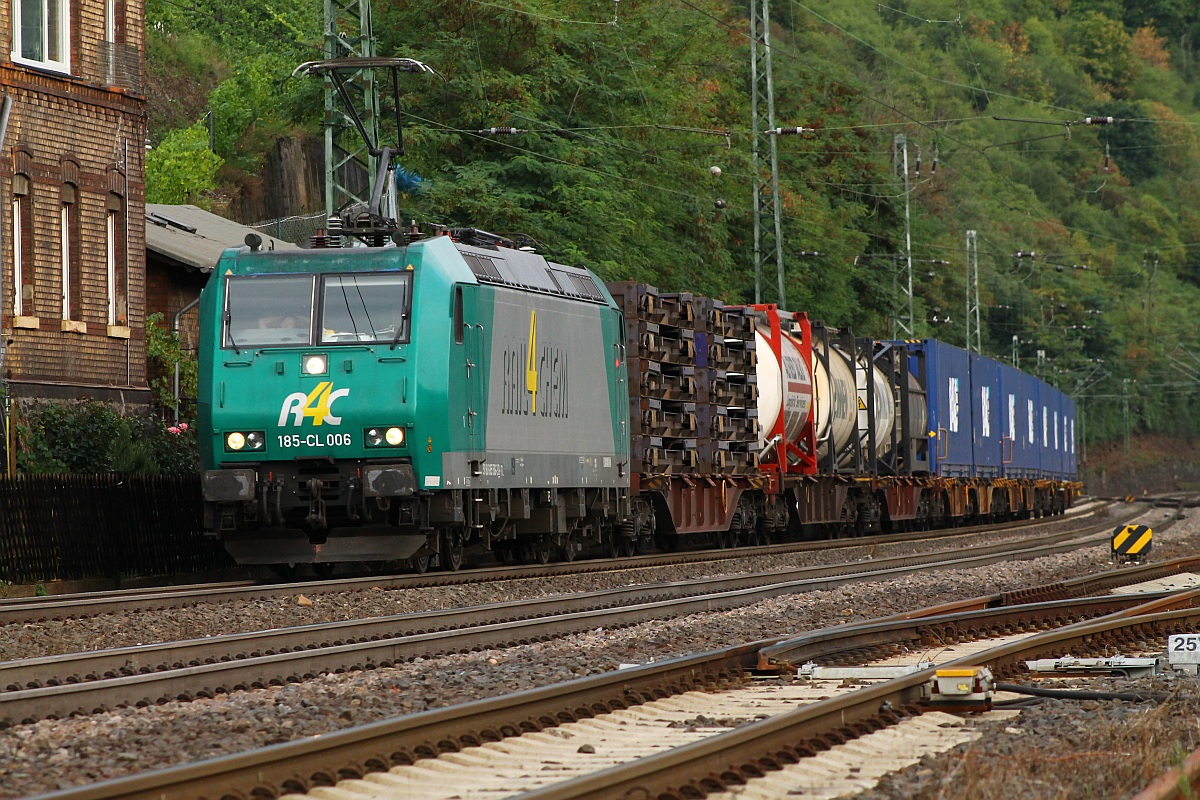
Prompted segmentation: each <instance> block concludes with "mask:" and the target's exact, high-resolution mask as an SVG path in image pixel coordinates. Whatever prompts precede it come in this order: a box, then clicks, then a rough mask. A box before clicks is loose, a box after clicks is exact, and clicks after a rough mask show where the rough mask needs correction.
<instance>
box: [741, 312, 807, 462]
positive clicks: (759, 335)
mask: <svg viewBox="0 0 1200 800" xmlns="http://www.w3.org/2000/svg"><path fill="white" fill-rule="evenodd" d="M767 334H769V331H767ZM754 346H755V349H756V350H757V351H758V425H759V427H758V447H759V449H760V450H761V449H762V448H763V447H765V446H766V443H767V439H768V438H770V432H771V431H772V430H773V429H774V428H775V424H776V423H777V422H778V421H779V415H780V414H781V413H782V414H783V430H784V437H785V438H786V439H787V442H788V443H795V442H797V441H799V439H800V435H801V434H802V433H803V432H804V424H805V423H806V422H807V421H808V418H809V415H810V414H812V410H813V379H812V371H811V370H810V369H809V367H808V363H807V361H806V360H805V359H804V356H803V355H802V354H801V352H800V345H799V343H798V342H797V341H796V340H795V339H793V338H791V337H790V336H788V335H787V334H783V337H782V340H781V342H780V352H779V353H776V352H775V351H774V350H772V349H771V340H770V339H769V338H768V335H764V331H763V330H759V331H757V332H756V333H755V337H754ZM782 450H783V448H782V447H779V448H778V450H777V451H776V452H782ZM768 458H771V456H768Z"/></svg>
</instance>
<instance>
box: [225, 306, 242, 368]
mask: <svg viewBox="0 0 1200 800" xmlns="http://www.w3.org/2000/svg"><path fill="white" fill-rule="evenodd" d="M225 334H226V335H227V336H228V337H229V343H230V344H231V345H233V352H235V353H237V354H238V355H239V356H240V355H241V354H242V351H241V349H240V348H239V347H238V343H237V340H235V339H234V338H233V315H232V314H230V313H229V306H226V307H225Z"/></svg>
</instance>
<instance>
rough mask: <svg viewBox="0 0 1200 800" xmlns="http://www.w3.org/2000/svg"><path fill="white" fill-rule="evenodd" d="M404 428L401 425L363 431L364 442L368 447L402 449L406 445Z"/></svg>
mask: <svg viewBox="0 0 1200 800" xmlns="http://www.w3.org/2000/svg"><path fill="white" fill-rule="evenodd" d="M404 439H405V436H404V428H401V427H400V426H399V425H391V426H389V427H386V428H384V427H382V426H380V427H377V428H367V429H365V430H364V431H363V442H364V443H365V444H366V445H367V447H400V446H401V445H403V444H404Z"/></svg>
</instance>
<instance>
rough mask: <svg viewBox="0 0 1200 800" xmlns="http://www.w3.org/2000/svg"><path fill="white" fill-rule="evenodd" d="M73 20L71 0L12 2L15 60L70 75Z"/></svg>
mask: <svg viewBox="0 0 1200 800" xmlns="http://www.w3.org/2000/svg"><path fill="white" fill-rule="evenodd" d="M70 20H71V7H70V3H69V0H13V52H12V59H13V61H16V62H17V63H21V64H31V65H33V66H38V67H45V68H47V69H52V70H56V71H58V72H70V71H71V23H70Z"/></svg>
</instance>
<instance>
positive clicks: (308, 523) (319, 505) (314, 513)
mask: <svg viewBox="0 0 1200 800" xmlns="http://www.w3.org/2000/svg"><path fill="white" fill-rule="evenodd" d="M307 488H308V516H307V517H305V519H304V524H305V527H306V529H307V530H308V531H309V536H310V538H311V537H312V535H313V534H322V535H323V534H326V533H328V532H329V518H328V517H327V516H326V514H325V500H324V498H322V497H321V490H322V489H324V488H325V481H323V480H321V479H320V478H309V480H308V483H307Z"/></svg>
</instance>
